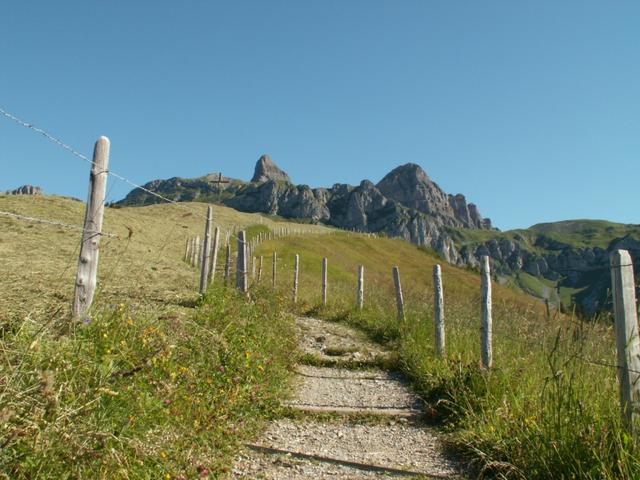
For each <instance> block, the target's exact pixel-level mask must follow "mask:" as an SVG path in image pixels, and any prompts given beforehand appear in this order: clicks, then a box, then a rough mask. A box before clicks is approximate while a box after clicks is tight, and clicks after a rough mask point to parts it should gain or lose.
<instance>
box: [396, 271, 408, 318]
mask: <svg viewBox="0 0 640 480" xmlns="http://www.w3.org/2000/svg"><path fill="white" fill-rule="evenodd" d="M393 283H394V285H395V287H396V307H397V309H398V320H400V321H401V322H403V321H404V320H405V318H406V317H405V314H404V297H403V296H402V284H401V283H400V269H399V268H398V267H393Z"/></svg>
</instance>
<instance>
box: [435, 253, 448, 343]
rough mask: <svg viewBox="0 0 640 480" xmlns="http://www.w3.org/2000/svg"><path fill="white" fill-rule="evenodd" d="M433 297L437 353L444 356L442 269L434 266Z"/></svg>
mask: <svg viewBox="0 0 640 480" xmlns="http://www.w3.org/2000/svg"><path fill="white" fill-rule="evenodd" d="M433 296H434V299H433V308H434V324H435V328H436V353H437V354H438V355H444V349H445V331H444V295H443V291H442V269H441V268H440V265H434V266H433Z"/></svg>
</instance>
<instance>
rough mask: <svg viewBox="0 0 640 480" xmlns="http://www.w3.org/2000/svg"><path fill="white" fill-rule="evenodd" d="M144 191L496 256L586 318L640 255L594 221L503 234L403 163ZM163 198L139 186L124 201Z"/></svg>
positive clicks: (450, 252) (513, 273)
mask: <svg viewBox="0 0 640 480" xmlns="http://www.w3.org/2000/svg"><path fill="white" fill-rule="evenodd" d="M220 179H222V181H223V182H222V183H221V182H219V180H220ZM144 187H145V188H146V189H149V190H151V191H153V192H157V193H160V194H162V195H163V196H165V197H168V198H171V199H172V200H176V201H202V202H220V203H223V204H225V205H227V206H230V207H233V208H235V209H237V210H240V211H243V212H254V213H255V212H260V213H265V214H270V215H279V216H281V217H285V218H291V219H297V220H299V221H309V222H314V223H324V224H327V225H332V226H335V227H338V228H343V229H348V230H356V231H359V232H374V233H381V234H385V235H387V236H390V237H399V238H404V239H406V240H408V241H411V242H413V243H415V244H418V245H423V246H426V247H429V248H432V249H433V250H435V251H436V252H438V253H439V254H440V255H441V256H442V257H443V258H444V259H445V260H446V261H447V262H449V263H452V264H455V265H459V266H469V267H474V268H475V267H477V266H478V264H479V259H480V257H481V256H482V255H489V256H490V257H491V258H492V261H493V272H494V275H495V276H496V278H497V280H498V281H500V282H501V283H512V284H515V285H517V286H518V287H520V288H522V289H524V290H526V291H528V292H530V293H531V294H533V295H536V296H538V297H541V298H548V299H549V300H551V301H552V302H554V303H558V304H560V303H562V304H563V305H564V306H566V307H569V306H570V305H572V304H575V305H577V306H578V307H579V309H580V310H582V311H583V312H585V313H587V314H594V313H596V312H597V311H599V310H602V309H605V308H608V307H609V300H608V289H609V273H608V269H607V266H608V258H609V253H610V252H611V251H612V250H614V249H616V248H626V249H628V250H630V251H631V254H632V256H633V257H634V258H640V226H633V225H629V226H625V225H619V224H613V223H609V222H598V221H586V220H585V221H568V222H557V223H551V224H540V225H535V226H533V227H531V228H529V229H523V230H514V231H510V232H500V231H498V230H496V229H494V228H493V227H492V225H491V220H489V219H488V218H484V217H483V216H482V215H481V214H480V212H479V210H478V208H477V207H476V205H474V204H473V203H467V200H466V198H465V197H464V195H462V194H457V195H450V194H447V193H445V192H444V191H443V190H442V189H441V188H440V187H439V186H438V184H436V183H435V182H434V181H433V180H431V179H430V178H429V176H428V175H427V174H426V172H425V171H424V170H423V169H422V168H421V167H420V166H419V165H417V164H414V163H407V164H405V165H401V166H398V167H396V168H395V169H393V170H392V171H391V172H389V173H388V174H387V175H385V176H384V178H382V180H380V181H379V182H378V183H377V184H374V183H373V182H371V181H369V180H363V181H362V182H360V184H359V185H357V186H352V185H347V184H339V183H337V184H335V185H333V186H332V187H330V188H310V187H309V186H308V185H294V184H293V183H292V182H291V179H290V177H289V176H288V175H287V174H286V173H285V172H284V171H283V170H281V169H280V168H278V166H277V165H276V164H275V163H274V162H273V161H272V160H271V159H270V158H269V157H268V156H267V155H263V156H261V157H260V159H259V160H258V162H257V163H256V167H255V171H254V175H253V177H252V181H251V182H245V181H242V180H237V179H232V178H228V177H220V175H219V174H210V175H206V176H204V177H200V178H194V179H184V178H179V177H174V178H170V179H168V180H154V181H152V182H149V183H147V184H145V185H144ZM160 201H161V200H160V199H158V198H157V197H155V196H153V195H150V194H149V193H147V192H145V191H143V190H141V189H135V190H133V191H131V192H130V193H129V194H128V195H127V196H126V197H125V198H124V199H123V200H121V201H120V202H118V204H117V205H123V206H125V205H128V206H135V205H147V204H153V203H158V202H160Z"/></svg>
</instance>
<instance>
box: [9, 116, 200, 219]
mask: <svg viewBox="0 0 640 480" xmlns="http://www.w3.org/2000/svg"><path fill="white" fill-rule="evenodd" d="M0 114H2V115H3V116H4V117H6V118H8V119H9V120H11V121H13V122H15V123H17V124H18V125H21V126H23V127H25V128H28V129H30V130H33V131H34V132H36V133H39V134H40V135H42V136H43V137H45V138H46V139H47V140H49V141H51V142H53V143H55V144H56V145H58V146H60V147H62V148H64V149H65V150H67V151H68V152H70V153H71V154H72V155H74V156H76V157H78V158H79V159H81V160H83V161H85V162H87V163H89V164H90V165H95V162H94V161H93V160H91V159H90V158H89V157H87V156H86V155H84V154H82V153H80V152H79V151H78V150H76V149H75V148H73V147H71V146H70V145H68V144H66V143H64V142H63V141H62V140H60V139H59V138H57V137H55V136H53V135H51V134H50V133H49V132H47V131H45V130H43V129H42V128H40V127H37V126H35V125H34V124H32V123H28V122H25V121H24V120H22V119H21V118H19V117H16V116H15V115H13V114H12V113H10V112H8V111H6V110H5V109H3V108H2V107H0ZM107 174H108V175H110V176H112V177H114V178H117V179H118V180H120V181H123V182H125V183H127V184H128V185H130V186H132V187H134V188H139V189H140V190H142V191H143V192H146V193H148V194H150V195H153V196H154V197H157V198H159V199H161V200H164V201H165V202H168V203H172V204H174V205H176V206H178V207H180V208H182V209H183V210H187V211H189V212H191V213H193V214H195V215H197V216H200V217H202V218H207V217H206V215H203V214H201V213H199V212H197V211H196V210H193V209H191V208H189V207H187V206H185V205H182V204H181V203H180V202H177V201H175V200H172V199H170V198H167V197H165V196H164V195H160V194H159V193H157V192H154V191H153V190H149V189H148V188H146V187H143V186H142V185H138V184H137V183H135V182H133V181H131V180H129V179H128V178H126V177H125V176H123V175H120V174H118V173H116V172H114V171H111V170H108V171H107Z"/></svg>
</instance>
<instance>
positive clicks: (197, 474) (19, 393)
mask: <svg viewBox="0 0 640 480" xmlns="http://www.w3.org/2000/svg"><path fill="white" fill-rule="evenodd" d="M0 328H1V329H0V335H1V336H0V348H1V350H2V355H1V356H0V447H1V448H0V478H6V479H38V478H41V479H51V478H56V479H65V478H77V479H84V478H96V479H101V478H102V479H118V478H121V479H130V478H131V479H132V478H136V479H141V478H149V479H160V478H166V479H171V478H175V479H178V478H185V479H186V478H202V477H205V476H212V477H213V476H215V477H217V476H219V475H222V474H224V472H225V471H227V469H228V468H229V465H230V461H231V456H232V455H233V454H234V453H235V452H236V450H237V448H238V445H239V443H240V442H241V441H242V440H243V439H246V438H247V437H248V436H249V435H251V434H252V433H253V432H254V431H255V430H256V428H258V427H259V425H260V422H261V421H262V419H264V418H266V417H269V416H271V415H273V414H274V413H275V412H276V411H277V409H278V405H279V400H280V398H281V397H282V395H284V394H285V393H286V391H287V385H288V381H287V379H288V374H287V369H288V367H289V364H290V362H291V361H292V355H291V352H292V351H293V350H295V343H294V335H293V330H292V320H291V316H290V315H286V314H284V313H283V311H282V308H281V303H280V301H279V300H278V298H277V297H273V296H270V295H260V296H259V298H257V299H254V300H252V301H247V300H246V299H245V298H244V297H240V296H238V295H237V294H236V293H235V292H234V291H233V290H231V289H225V288H223V287H219V286H216V287H215V288H214V289H212V290H211V291H210V292H209V293H208V295H207V296H206V297H205V298H204V299H203V301H202V303H201V304H200V305H199V306H198V307H197V308H196V310H195V312H194V313H192V314H191V315H178V314H175V315H167V316H159V317H157V316H151V315H148V314H139V313H138V312H137V311H136V310H135V309H133V308H131V307H130V306H128V305H125V304H119V305H114V306H112V307H111V308H105V309H103V310H102V311H100V312H98V313H96V315H94V318H93V321H92V322H90V323H89V324H88V325H82V324H77V325H74V326H73V328H72V330H71V331H70V332H66V333H65V334H60V331H59V329H58V328H57V326H56V325H55V323H53V324H49V325H47V324H45V325H43V324H41V323H38V322H34V321H30V320H28V319H26V320H25V319H20V318H16V319H15V320H14V321H9V322H4V323H3V324H2V325H1V326H0Z"/></svg>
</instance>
